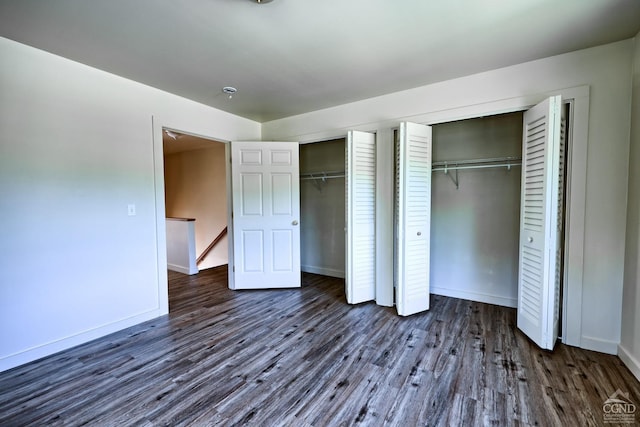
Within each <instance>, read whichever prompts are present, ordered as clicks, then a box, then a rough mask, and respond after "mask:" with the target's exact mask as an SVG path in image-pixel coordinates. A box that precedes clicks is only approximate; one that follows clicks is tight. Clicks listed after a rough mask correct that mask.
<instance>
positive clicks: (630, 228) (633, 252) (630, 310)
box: [618, 33, 640, 380]
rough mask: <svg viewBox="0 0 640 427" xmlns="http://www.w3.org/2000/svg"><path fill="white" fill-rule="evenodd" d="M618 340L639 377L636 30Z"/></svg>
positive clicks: (639, 67) (639, 71) (639, 50)
mask: <svg viewBox="0 0 640 427" xmlns="http://www.w3.org/2000/svg"><path fill="white" fill-rule="evenodd" d="M634 41H635V48H634V53H633V70H632V93H631V129H630V137H629V138H630V148H629V186H628V195H627V200H628V203H627V224H626V226H627V228H626V242H625V260H624V288H623V301H622V318H621V320H622V325H621V342H620V345H619V346H618V356H619V357H620V359H621V360H622V361H623V362H624V364H625V365H627V367H628V368H629V369H630V370H631V372H633V374H634V375H635V376H636V377H637V378H638V379H639V380H640V195H639V194H638V188H640V171H638V170H637V167H636V166H637V165H638V163H640V33H638V34H637V35H636V37H635V40H634Z"/></svg>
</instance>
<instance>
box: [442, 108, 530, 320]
mask: <svg viewBox="0 0 640 427" xmlns="http://www.w3.org/2000/svg"><path fill="white" fill-rule="evenodd" d="M522 118H523V115H522V113H521V112H516V113H509V114H501V115H496V116H490V117H483V118H477V119H470V120H461V121H456V122H450V123H442V124H436V125H433V161H434V162H441V161H455V160H458V161H462V160H470V159H487V158H502V157H517V158H520V157H521V156H522ZM447 173H448V174H449V175H450V176H447V174H445V173H444V171H434V172H433V175H432V188H431V190H432V205H431V209H432V210H431V260H430V262H431V277H430V280H431V293H434V294H438V295H446V296H452V297H457V298H464V299H469V300H474V301H480V302H487V303H492V304H498V305H503V306H509V307H516V306H517V297H518V242H519V224H520V192H521V189H520V174H521V167H520V166H512V167H511V168H510V169H509V168H507V167H496V168H485V169H463V170H459V171H458V186H459V187H458V188H456V185H455V184H454V182H453V180H452V178H455V176H456V175H455V173H456V172H455V171H452V170H449V171H447Z"/></svg>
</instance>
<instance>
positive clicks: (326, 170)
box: [300, 138, 346, 279]
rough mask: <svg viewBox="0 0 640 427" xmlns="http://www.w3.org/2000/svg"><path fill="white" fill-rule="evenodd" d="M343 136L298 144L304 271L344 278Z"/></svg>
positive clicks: (301, 252) (302, 261)
mask: <svg viewBox="0 0 640 427" xmlns="http://www.w3.org/2000/svg"><path fill="white" fill-rule="evenodd" d="M345 143H346V141H345V139H344V138H339V139H333V140H328V141H321V142H316V143H312V144H301V145H300V219H301V221H300V257H301V270H302V271H303V272H308V273H315V274H321V275H323V276H330V277H337V278H342V279H344V278H345V273H346V261H345V260H346V253H345V218H346V216H345V212H346V202H345V182H346V181H345Z"/></svg>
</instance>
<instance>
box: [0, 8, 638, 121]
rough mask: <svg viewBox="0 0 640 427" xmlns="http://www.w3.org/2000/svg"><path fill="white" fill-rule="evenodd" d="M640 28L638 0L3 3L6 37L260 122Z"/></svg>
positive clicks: (0, 19)
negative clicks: (232, 90) (228, 91)
mask: <svg viewBox="0 0 640 427" xmlns="http://www.w3.org/2000/svg"><path fill="white" fill-rule="evenodd" d="M638 31H640V0H562V1H558V0H518V1H514V0H448V1H427V0H396V1H390V0H384V1H382V0H366V1H365V0H322V1H311V0H274V1H273V2H271V3H268V4H262V5H259V4H256V3H254V2H253V1H251V0H184V1H176V0H47V1H44V0H20V1H17V0H0V36H2V37H6V38H9V39H13V40H16V41H18V42H21V43H24V44H27V45H31V46H35V47H37V48H40V49H43V50H46V51H49V52H52V53H55V54H58V55H61V56H64V57H67V58H70V59H73V60H75V61H78V62H82V63H84V64H88V65H91V66H94V67H96V68H100V69H102V70H105V71H109V72H111V73H114V74H117V75H120V76H124V77H127V78H130V79H132V80H136V81H139V82H142V83H145V84H148V85H150V86H154V87H156V88H160V89H163V90H165V91H168V92H171V93H174V94H177V95H181V96H184V97H186V98H190V99H193V100H195V101H198V102H201V103H204V104H208V105H211V106H213V107H216V108H219V109H221V110H225V111H228V112H231V113H234V114H237V115H240V116H244V117H247V118H250V119H253V120H257V121H260V122H264V121H269V120H273V119H277V118H281V117H287V116H291V115H296V114H300V113H304V112H309V111H313V110H318V109H321V108H326V107H331V106H335V105H340V104H344V103H347V102H352V101H357V100H360V99H365V98H370V97H373V96H377V95H382V94H386V93H390V92H395V91H399V90H403V89H409V88H413V87H417V86H421V85H425V84H429V83H433V82H437V81H442V80H448V79H451V78H455V77H460V76H464V75H469V74H473V73H477V72H481V71H486V70H490V69H494V68H498V67H503V66H507V65H512V64H517V63H521V62H525V61H529V60H533V59H538V58H543V57H547V56H552V55H556V54H561V53H565V52H569V51H573V50H577V49H582V48H587V47H591V46H596V45H600V44H605V43H609V42H613V41H617V40H622V39H626V38H630V37H633V36H635V35H636V34H637V33H638ZM223 86H235V87H236V88H237V89H238V93H237V94H236V95H235V96H234V97H233V98H232V99H228V97H227V96H226V95H224V94H223V93H222V91H221V89H222V87H223Z"/></svg>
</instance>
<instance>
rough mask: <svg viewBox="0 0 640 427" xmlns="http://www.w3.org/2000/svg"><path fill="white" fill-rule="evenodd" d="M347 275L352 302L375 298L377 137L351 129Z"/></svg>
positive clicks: (348, 295)
mask: <svg viewBox="0 0 640 427" xmlns="http://www.w3.org/2000/svg"><path fill="white" fill-rule="evenodd" d="M345 182H346V206H347V209H346V216H347V217H346V224H347V227H346V228H347V230H346V231H347V235H346V239H345V243H346V252H347V260H346V278H345V291H346V294H347V302H348V303H349V304H358V303H361V302H365V301H371V300H373V299H375V297H376V136H375V135H374V134H372V133H368V132H359V131H349V133H348V134H347V144H346V167H345Z"/></svg>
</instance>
